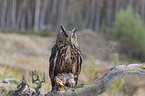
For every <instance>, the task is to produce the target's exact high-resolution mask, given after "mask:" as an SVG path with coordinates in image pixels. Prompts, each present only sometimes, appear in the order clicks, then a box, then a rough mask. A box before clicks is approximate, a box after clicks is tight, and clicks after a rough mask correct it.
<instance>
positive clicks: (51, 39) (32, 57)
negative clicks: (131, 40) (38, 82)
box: [0, 30, 145, 96]
mask: <svg viewBox="0 0 145 96" xmlns="http://www.w3.org/2000/svg"><path fill="white" fill-rule="evenodd" d="M56 35H57V34H53V35H51V36H36V35H32V34H17V33H0V79H1V81H0V90H1V88H2V87H1V86H3V83H1V82H2V80H3V79H5V78H8V77H11V78H12V77H13V76H14V75H16V74H18V75H16V76H14V78H17V77H18V78H17V79H19V80H20V81H21V78H22V77H21V75H22V74H26V75H27V76H28V77H27V78H28V79H30V77H31V76H30V74H29V73H31V71H33V70H36V71H37V72H38V73H41V76H44V75H45V76H46V79H47V80H46V82H49V83H48V84H45V87H44V88H42V90H43V92H45V93H46V90H50V87H49V86H50V81H49V76H48V72H49V70H48V66H49V62H48V60H49V56H50V53H51V48H52V47H53V45H54V44H55V40H56ZM78 44H79V45H80V46H81V48H82V52H83V55H84V61H83V67H82V72H81V74H80V77H79V83H80V84H81V83H88V82H90V81H91V80H93V79H94V78H98V77H100V76H102V75H103V74H104V73H105V72H107V71H108V70H109V69H110V68H111V67H113V63H114V60H113V59H114V54H115V53H117V43H115V42H112V41H107V40H105V39H104V38H103V37H100V36H97V35H96V34H95V33H93V32H90V31H89V30H86V31H85V32H79V33H78ZM92 57H93V59H92ZM120 57H121V58H125V57H124V56H123V55H122V56H120ZM91 61H92V62H93V64H94V66H97V67H95V68H96V71H95V73H99V75H98V76H95V77H93V78H92V77H90V76H89V75H88V74H86V71H85V70H88V71H89V70H91V69H87V68H89V66H90V65H91ZM120 64H121V61H120ZM6 66H8V67H6ZM84 69H85V70H84ZM1 70H3V71H1ZM12 70H13V71H16V72H12ZM83 70H84V71H83ZM4 72H5V74H6V73H7V74H6V75H7V76H3V75H5V74H4ZM9 73H11V74H9ZM13 73H14V75H13ZM2 76H3V77H2ZM29 81H31V80H29ZM124 82H125V84H124V87H123V89H122V92H124V93H125V94H128V96H132V95H133V94H137V95H134V96H143V95H141V94H145V92H144V89H145V76H143V75H129V76H124ZM30 85H31V86H32V87H35V86H33V85H32V84H30ZM6 86H8V85H6ZM14 86H15V85H14ZM48 87H49V88H48ZM15 88H16V86H15V87H11V88H10V89H15ZM10 89H9V90H10ZM44 90H45V91H44ZM0 92H1V91H0ZM47 92H48V91H47ZM106 94H107V93H106ZM106 94H103V95H102V96H109V95H106ZM110 96H112V95H110ZM119 96H120V95H119Z"/></svg>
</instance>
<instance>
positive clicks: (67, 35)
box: [60, 26, 78, 44]
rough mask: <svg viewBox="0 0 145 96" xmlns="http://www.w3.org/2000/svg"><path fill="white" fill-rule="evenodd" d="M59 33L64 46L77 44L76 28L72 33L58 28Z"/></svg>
mask: <svg viewBox="0 0 145 96" xmlns="http://www.w3.org/2000/svg"><path fill="white" fill-rule="evenodd" d="M60 28H61V31H60V38H61V40H62V42H63V43H65V44H75V43H76V42H77V35H76V31H77V29H78V28H77V27H76V28H74V29H73V30H72V31H66V30H65V28H64V27H63V26H60Z"/></svg>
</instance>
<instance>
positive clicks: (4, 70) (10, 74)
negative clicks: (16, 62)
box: [0, 66, 51, 94]
mask: <svg viewBox="0 0 145 96" xmlns="http://www.w3.org/2000/svg"><path fill="white" fill-rule="evenodd" d="M0 69H1V70H0V80H4V79H6V78H16V79H18V80H19V83H20V82H21V81H22V76H23V74H22V73H21V72H19V71H18V70H17V68H13V69H12V68H10V67H8V66H4V67H3V66H0ZM25 75H26V79H27V80H28V82H29V85H30V87H31V88H36V86H37V85H36V84H33V83H32V76H31V75H30V72H28V71H26V73H25ZM38 75H39V77H40V80H42V77H43V76H44V75H45V76H46V78H45V80H46V81H45V84H44V83H43V84H42V88H41V89H40V90H41V91H42V92H43V93H47V92H48V91H49V90H50V85H51V84H50V81H49V80H48V78H47V74H43V73H42V71H41V72H40V71H39V72H38ZM17 85H18V84H17V83H16V86H17ZM16 86H15V87H13V88H11V87H12V86H11V85H10V88H8V89H6V90H7V91H9V90H16ZM5 94H6V93H5Z"/></svg>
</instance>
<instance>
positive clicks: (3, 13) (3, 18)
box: [1, 0, 7, 30]
mask: <svg viewBox="0 0 145 96" xmlns="http://www.w3.org/2000/svg"><path fill="white" fill-rule="evenodd" d="M2 9H3V10H2V16H1V28H2V30H5V24H6V10H7V0H4V1H3V7H2Z"/></svg>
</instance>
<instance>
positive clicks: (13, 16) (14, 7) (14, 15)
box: [12, 0, 17, 30]
mask: <svg viewBox="0 0 145 96" xmlns="http://www.w3.org/2000/svg"><path fill="white" fill-rule="evenodd" d="M16 7H17V0H13V2H12V29H13V30H15V26H16Z"/></svg>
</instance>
